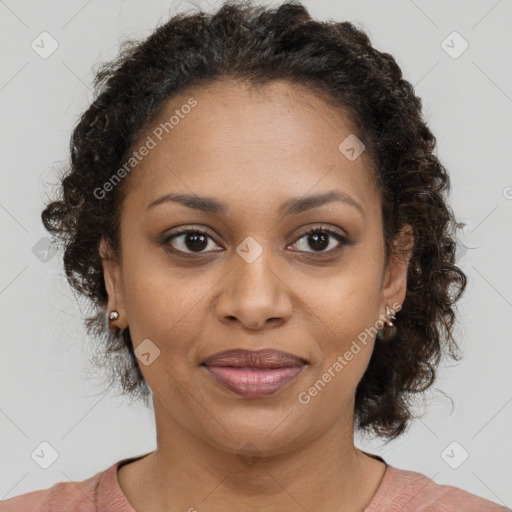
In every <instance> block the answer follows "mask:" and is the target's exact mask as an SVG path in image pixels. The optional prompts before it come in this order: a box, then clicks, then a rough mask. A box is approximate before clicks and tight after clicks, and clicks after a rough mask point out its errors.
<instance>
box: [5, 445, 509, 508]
mask: <svg viewBox="0 0 512 512" xmlns="http://www.w3.org/2000/svg"><path fill="white" fill-rule="evenodd" d="M372 456H373V457H375V458H377V459H379V460H381V461H382V462H384V463H385V464H386V471H385V473H384V477H383V479H382V482H381V484H380V486H379V488H378V489H377V492H376V494H375V496H374V497H373V499H372V501H371V503H370V504H369V505H368V507H366V509H365V511H364V512H506V511H508V510H509V509H507V508H505V507H502V506H500V505H497V504H496V503H493V502H492V501H489V500H486V499H484V498H481V497H479V496H476V495H475V494H471V493H469V492H467V491H464V490H462V489H459V488H458V487H453V486H451V485H441V484H437V483H436V482H434V481H433V480H431V479H430V478H428V477H427V476H425V475H422V474H421V473H416V472H415V471H408V470H404V469H398V468H395V467H393V466H390V465H389V464H387V463H386V461H384V460H383V459H382V458H381V457H379V456H378V455H372ZM141 457H142V456H141ZM138 458H140V457H132V458H130V459H123V460H120V461H118V462H116V463H115V464H113V465H112V466H110V467H109V468H108V469H106V470H104V471H100V472H98V473H96V474H95V475H94V476H92V477H90V478H88V479H87V480H83V481H81V482H59V483H57V484H55V485H53V486H52V487H49V488H48V489H43V490H39V491H31V492H28V493H25V494H21V495H19V496H15V497H14V498H9V499H7V500H4V501H0V512H71V511H72V512H98V511H99V512H135V510H134V509H133V508H132V506H131V505H130V503H129V502H128V500H127V498H126V496H125V495H124V494H123V491H122V490H121V487H119V482H118V480H117V469H118V467H119V466H120V465H121V464H124V463H126V462H131V461H133V460H136V459H138Z"/></svg>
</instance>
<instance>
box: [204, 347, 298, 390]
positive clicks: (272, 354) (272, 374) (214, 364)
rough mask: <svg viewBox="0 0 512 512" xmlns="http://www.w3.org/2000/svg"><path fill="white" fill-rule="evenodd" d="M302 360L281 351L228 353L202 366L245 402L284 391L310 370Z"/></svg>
mask: <svg viewBox="0 0 512 512" xmlns="http://www.w3.org/2000/svg"><path fill="white" fill-rule="evenodd" d="M307 364H308V363H307V361H306V360H305V359H303V358H301V357H298V356H295V355H293V354H289V353H287V352H282V351H278V350H260V351H249V350H242V349H235V350H229V351H226V352H222V353H218V354H214V355H213V356H210V357H209V358H207V359H205V360H204V361H203V363H202V364H201V366H202V367H203V368H204V369H205V370H206V371H207V373H208V374H209V375H210V376H212V377H213V378H214V380H215V381H216V382H218V383H219V384H221V385H222V386H224V387H225V388H227V389H229V390H230V391H232V392H234V393H236V394H237V395H240V396H243V397H245V398H260V397H265V396H268V395H271V394H273V393H275V392H277V391H278V390H280V389H282V388H284V387H285V386H286V385H287V384H289V383H290V382H291V381H293V380H294V379H296V378H297V377H298V375H299V374H300V373H301V372H302V371H303V370H304V368H305V367H306V366H307Z"/></svg>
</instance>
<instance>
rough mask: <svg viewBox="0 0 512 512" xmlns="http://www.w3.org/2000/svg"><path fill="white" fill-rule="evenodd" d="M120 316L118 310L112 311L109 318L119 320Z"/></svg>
mask: <svg viewBox="0 0 512 512" xmlns="http://www.w3.org/2000/svg"><path fill="white" fill-rule="evenodd" d="M118 318H119V313H118V312H117V311H115V310H114V311H111V312H110V313H109V314H108V319H109V320H110V321H112V320H117V319H118Z"/></svg>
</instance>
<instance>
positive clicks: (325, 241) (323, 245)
mask: <svg viewBox="0 0 512 512" xmlns="http://www.w3.org/2000/svg"><path fill="white" fill-rule="evenodd" d="M309 238H310V240H311V239H313V240H314V242H313V245H311V244H310V246H311V247H312V248H313V249H318V250H322V249H325V248H326V247H328V245H329V241H328V236H327V234H325V233H323V234H322V233H313V234H312V235H310V236H309ZM319 238H321V239H322V241H321V242H320V247H318V246H317V247H315V246H314V244H316V243H318V240H319Z"/></svg>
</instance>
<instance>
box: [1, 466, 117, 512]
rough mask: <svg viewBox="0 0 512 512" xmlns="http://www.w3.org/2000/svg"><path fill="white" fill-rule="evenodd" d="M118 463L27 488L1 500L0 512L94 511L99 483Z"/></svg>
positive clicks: (103, 480) (98, 493) (97, 498)
mask: <svg viewBox="0 0 512 512" xmlns="http://www.w3.org/2000/svg"><path fill="white" fill-rule="evenodd" d="M117 464H118V463H116V464H114V465H113V466H111V467H110V468H108V469H107V470H104V471H100V472H98V473H96V474H95V475H93V476H91V477H90V478H87V479H86V480H82V481H80V482H73V481H71V482H58V483H56V484H54V485H53V486H52V487H49V488H48V489H41V490H37V491H31V492H27V493H25V494H21V495H19V496H14V497H13V498H9V499H7V500H3V501H0V512H22V511H31V512H56V511H63V510H73V512H96V510H97V509H98V508H97V505H98V501H99V498H100V484H102V483H105V477H106V476H107V475H109V472H110V473H112V470H113V468H115V466H116V465H117Z"/></svg>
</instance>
